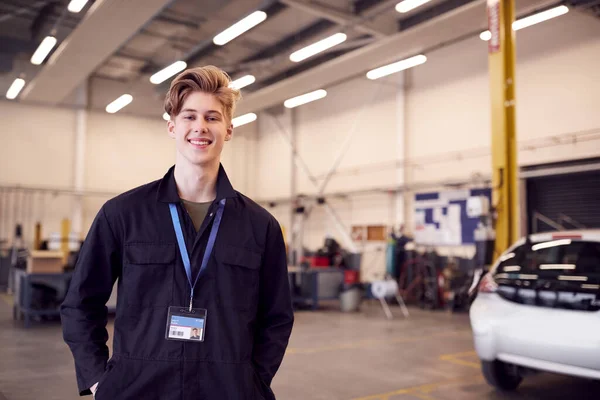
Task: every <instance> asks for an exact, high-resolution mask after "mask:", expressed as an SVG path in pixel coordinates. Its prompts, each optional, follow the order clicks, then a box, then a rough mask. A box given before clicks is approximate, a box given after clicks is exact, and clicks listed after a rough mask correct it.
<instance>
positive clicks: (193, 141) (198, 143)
mask: <svg viewBox="0 0 600 400" xmlns="http://www.w3.org/2000/svg"><path fill="white" fill-rule="evenodd" d="M188 142H189V143H191V144H193V145H194V146H208V145H210V144H212V140H210V139H204V138H202V139H199V138H194V139H188Z"/></svg>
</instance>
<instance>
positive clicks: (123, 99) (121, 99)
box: [106, 94, 133, 114]
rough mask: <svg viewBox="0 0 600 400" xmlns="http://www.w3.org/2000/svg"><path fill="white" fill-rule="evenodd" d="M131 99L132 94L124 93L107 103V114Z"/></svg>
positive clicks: (118, 108) (112, 112)
mask: <svg viewBox="0 0 600 400" xmlns="http://www.w3.org/2000/svg"><path fill="white" fill-rule="evenodd" d="M132 101H133V96H131V95H130V94H124V95H122V96H121V97H119V98H118V99H116V100H115V101H113V102H112V103H110V104H109V105H107V106H106V112H107V113H109V114H114V113H116V112H117V111H119V110H120V109H122V108H123V107H125V106H126V105H127V104H129V103H131V102H132Z"/></svg>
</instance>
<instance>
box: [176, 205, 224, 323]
mask: <svg viewBox="0 0 600 400" xmlns="http://www.w3.org/2000/svg"><path fill="white" fill-rule="evenodd" d="M224 208H225V199H223V200H221V201H220V202H219V208H218V209H217V215H215V220H214V221H213V226H212V228H211V230H210V236H209V237H208V243H207V245H206V249H205V250H204V256H203V257H202V264H201V265H200V271H199V272H198V275H196V280H195V281H194V283H192V268H191V264H190V256H189V254H188V251H187V248H186V247H185V240H184V239H183V231H182V230H181V222H180V221H179V214H178V213H177V205H176V204H175V203H169V209H170V210H171V219H172V220H173V227H174V228H175V235H176V236H177V243H178V244H179V252H180V253H181V258H182V260H183V267H184V268H185V274H186V275H187V278H188V282H189V283H190V289H191V294H190V311H192V301H193V300H194V288H195V287H196V283H198V278H199V277H200V274H201V273H202V271H204V270H205V269H206V265H207V264H208V259H209V258H210V255H211V253H212V251H213V247H215V240H216V239H217V232H219V225H221V218H222V217H223V209H224Z"/></svg>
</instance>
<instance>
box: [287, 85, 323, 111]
mask: <svg viewBox="0 0 600 400" xmlns="http://www.w3.org/2000/svg"><path fill="white" fill-rule="evenodd" d="M325 96H327V91H325V90H323V89H319V90H315V91H314V92H310V93H306V94H303V95H300V96H296V97H292V98H291V99H287V100H286V101H285V102H283V105H284V106H285V107H287V108H294V107H298V106H301V105H303V104H306V103H310V102H311V101H315V100H319V99H322V98H323V97H325Z"/></svg>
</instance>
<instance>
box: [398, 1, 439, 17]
mask: <svg viewBox="0 0 600 400" xmlns="http://www.w3.org/2000/svg"><path fill="white" fill-rule="evenodd" d="M430 1H431V0H404V1H401V2H400V3H398V4H396V11H398V12H399V13H402V14H404V13H407V12H409V11H410V10H414V9H415V8H417V7H421V6H422V5H423V4H427V3H429V2H430Z"/></svg>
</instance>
